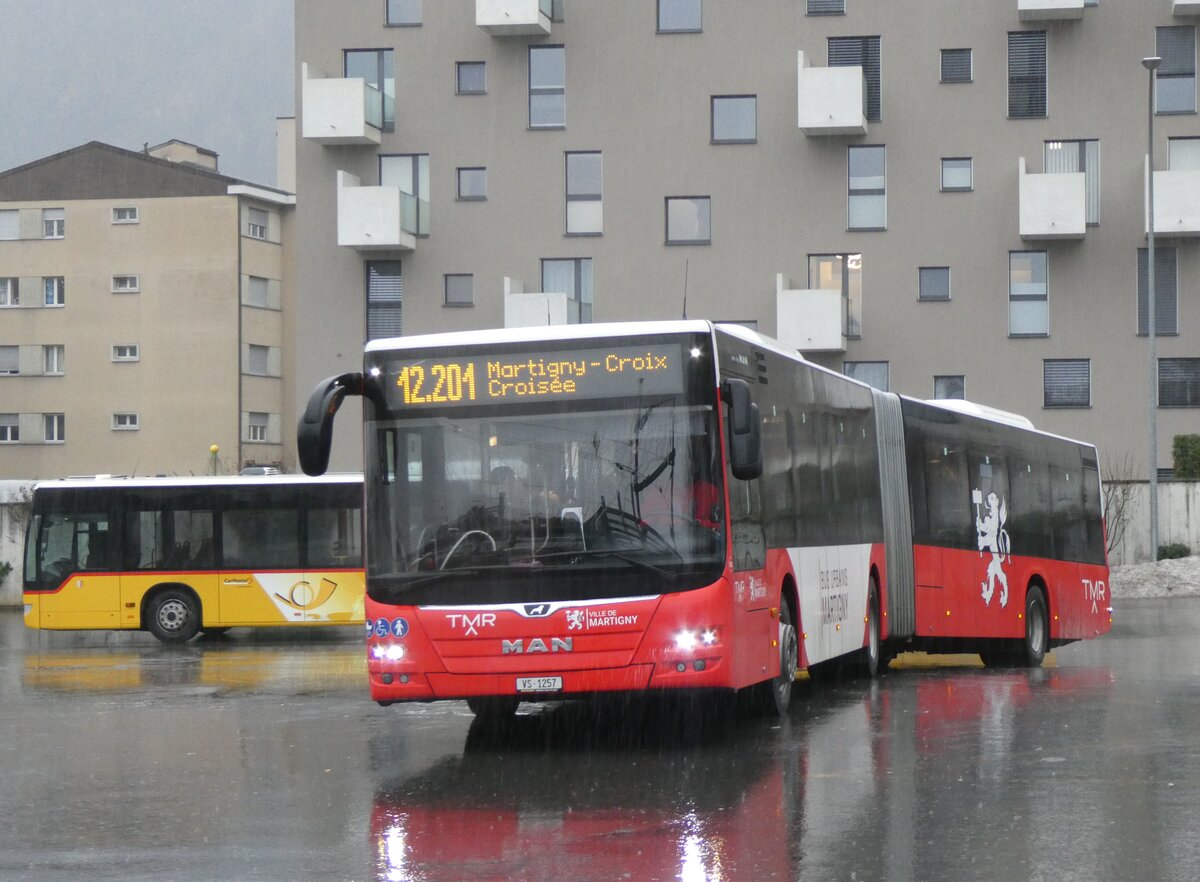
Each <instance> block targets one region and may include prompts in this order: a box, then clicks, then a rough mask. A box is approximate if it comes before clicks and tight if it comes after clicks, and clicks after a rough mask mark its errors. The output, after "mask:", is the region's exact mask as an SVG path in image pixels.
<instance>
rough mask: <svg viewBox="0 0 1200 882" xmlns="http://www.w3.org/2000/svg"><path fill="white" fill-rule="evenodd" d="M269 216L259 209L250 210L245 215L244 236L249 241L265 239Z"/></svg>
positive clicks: (269, 220)
mask: <svg viewBox="0 0 1200 882" xmlns="http://www.w3.org/2000/svg"><path fill="white" fill-rule="evenodd" d="M270 222H271V216H270V215H269V214H268V213H267V212H265V211H263V210H262V209H261V208H251V209H249V211H247V213H246V235H247V236H249V237H250V238H251V239H266V238H267V230H268V229H269V225H270Z"/></svg>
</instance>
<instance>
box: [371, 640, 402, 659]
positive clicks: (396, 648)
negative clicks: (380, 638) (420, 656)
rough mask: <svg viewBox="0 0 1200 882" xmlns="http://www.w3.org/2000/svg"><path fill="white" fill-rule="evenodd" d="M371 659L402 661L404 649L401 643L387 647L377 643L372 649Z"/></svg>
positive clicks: (390, 644)
mask: <svg viewBox="0 0 1200 882" xmlns="http://www.w3.org/2000/svg"><path fill="white" fill-rule="evenodd" d="M371 657H372V658H375V659H379V660H383V659H387V660H388V661H400V659H402V658H404V647H403V646H401V645H400V644H399V643H389V644H388V645H387V646H384V645H383V644H381V643H376V644H375V645H374V646H372V647H371Z"/></svg>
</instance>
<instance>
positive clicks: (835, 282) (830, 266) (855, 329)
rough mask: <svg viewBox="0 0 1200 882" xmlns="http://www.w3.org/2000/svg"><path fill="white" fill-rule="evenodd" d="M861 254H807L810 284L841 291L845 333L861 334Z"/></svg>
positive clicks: (812, 286) (854, 335) (815, 288)
mask: <svg viewBox="0 0 1200 882" xmlns="http://www.w3.org/2000/svg"><path fill="white" fill-rule="evenodd" d="M862 265H863V261H862V255H861V254H810V255H808V287H809V288H812V289H814V290H825V291H828V290H833V291H841V292H842V304H843V310H842V333H844V334H845V335H846V336H847V337H851V338H854V339H858V338H859V337H861V336H862Z"/></svg>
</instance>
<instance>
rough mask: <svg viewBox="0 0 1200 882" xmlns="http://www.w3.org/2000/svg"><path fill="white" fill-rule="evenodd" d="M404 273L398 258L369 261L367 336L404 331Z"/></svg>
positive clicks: (398, 333)
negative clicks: (401, 271) (401, 273)
mask: <svg viewBox="0 0 1200 882" xmlns="http://www.w3.org/2000/svg"><path fill="white" fill-rule="evenodd" d="M403 304H404V277H403V276H401V275H400V261H398V260H370V261H367V339H368V340H378V339H379V338H380V337H399V336H400V335H401V334H402V333H404V322H403V313H402V307H403Z"/></svg>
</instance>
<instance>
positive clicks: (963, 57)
mask: <svg viewBox="0 0 1200 882" xmlns="http://www.w3.org/2000/svg"><path fill="white" fill-rule="evenodd" d="M973 78H974V71H973V69H972V63H971V50H970V49H943V50H942V82H943V83H969V82H971V80H972V79H973Z"/></svg>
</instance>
